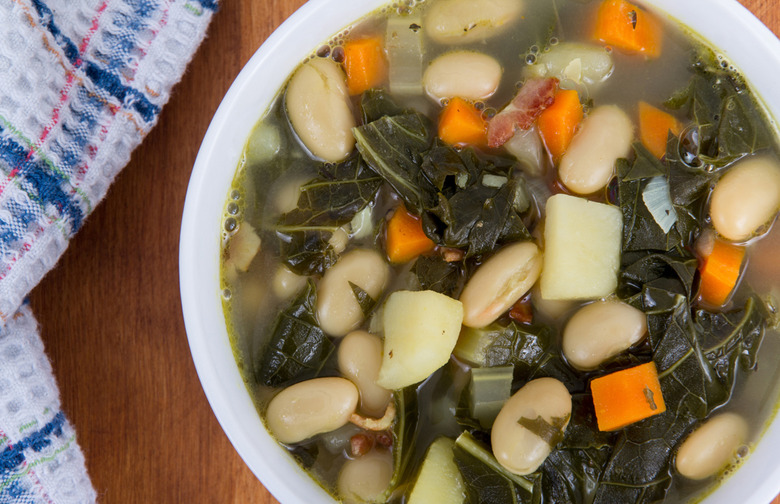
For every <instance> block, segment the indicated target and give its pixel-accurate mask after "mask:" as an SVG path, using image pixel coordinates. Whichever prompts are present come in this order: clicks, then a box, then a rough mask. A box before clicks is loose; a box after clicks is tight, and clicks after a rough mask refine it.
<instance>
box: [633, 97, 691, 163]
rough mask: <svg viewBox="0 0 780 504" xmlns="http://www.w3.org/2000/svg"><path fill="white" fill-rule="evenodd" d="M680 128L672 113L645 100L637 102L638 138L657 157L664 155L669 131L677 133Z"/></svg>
mask: <svg viewBox="0 0 780 504" xmlns="http://www.w3.org/2000/svg"><path fill="white" fill-rule="evenodd" d="M681 129H682V128H681V126H680V122H679V121H678V120H677V119H675V117H674V116H673V115H671V114H669V113H667V112H664V111H663V110H661V109H659V108H656V107H654V106H652V105H650V104H649V103H647V102H643V101H640V102H639V138H640V140H642V145H644V146H645V147H647V150H649V151H650V152H651V153H652V154H653V155H654V156H655V157H657V158H658V159H661V158H662V157H664V156H665V155H666V142H667V141H668V139H669V132H670V131H671V132H672V134H674V135H678V134H679V133H680V130H681Z"/></svg>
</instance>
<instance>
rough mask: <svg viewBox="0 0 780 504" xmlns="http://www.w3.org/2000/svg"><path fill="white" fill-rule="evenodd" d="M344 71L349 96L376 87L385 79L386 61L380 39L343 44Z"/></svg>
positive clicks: (358, 40)
mask: <svg viewBox="0 0 780 504" xmlns="http://www.w3.org/2000/svg"><path fill="white" fill-rule="evenodd" d="M344 70H345V71H346V72H347V89H348V90H349V94H351V95H358V94H360V93H362V92H363V91H366V90H368V89H371V88H373V87H376V86H378V85H380V84H382V82H384V80H385V78H386V77H387V59H386V58H385V53H384V46H383V43H382V39H381V38H379V37H369V38H359V39H355V40H350V41H348V42H347V43H345V44H344Z"/></svg>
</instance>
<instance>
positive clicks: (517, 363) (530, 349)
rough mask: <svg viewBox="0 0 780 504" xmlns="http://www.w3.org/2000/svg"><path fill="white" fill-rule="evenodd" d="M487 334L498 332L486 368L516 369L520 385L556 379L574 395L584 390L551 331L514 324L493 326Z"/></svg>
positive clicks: (516, 377)
mask: <svg viewBox="0 0 780 504" xmlns="http://www.w3.org/2000/svg"><path fill="white" fill-rule="evenodd" d="M486 330H491V331H496V332H497V334H496V336H495V338H494V340H493V344H492V345H490V347H489V348H488V349H487V351H486V358H485V365H486V366H488V367H493V366H506V365H513V366H514V367H515V379H516V381H519V382H520V383H525V382H526V381H530V380H533V379H535V378H542V377H552V378H556V379H558V380H560V381H561V382H563V383H564V384H565V385H566V386H567V388H568V389H569V390H570V391H575V390H580V389H582V388H583V386H584V385H583V383H582V380H581V379H580V378H579V377H578V376H577V375H576V373H574V371H572V369H571V368H570V367H569V366H568V365H567V364H566V362H565V361H564V360H563V357H562V356H561V354H560V349H559V347H558V344H557V337H556V334H555V331H554V330H553V329H552V328H551V327H549V326H546V325H524V324H523V325H520V324H516V323H514V322H512V323H510V324H509V325H508V326H500V325H498V324H493V325H491V326H488V328H486ZM515 388H517V387H515Z"/></svg>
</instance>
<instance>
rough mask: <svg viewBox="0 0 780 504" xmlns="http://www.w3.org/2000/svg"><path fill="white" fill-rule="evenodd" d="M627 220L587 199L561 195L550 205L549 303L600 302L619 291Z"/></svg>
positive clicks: (545, 276) (545, 280)
mask: <svg viewBox="0 0 780 504" xmlns="http://www.w3.org/2000/svg"><path fill="white" fill-rule="evenodd" d="M622 237H623V214H622V213H621V212H620V209H619V208H617V207H615V206H612V205H606V204H604V203H596V202H593V201H588V200H587V199H585V198H578V197H576V196H569V195H566V194H556V195H554V196H551V197H550V198H549V199H548V200H547V218H546V221H545V227H544V247H545V250H544V265H543V267H542V278H541V285H540V287H541V292H542V297H543V298H544V299H596V298H600V297H603V296H607V295H609V294H611V293H612V292H614V291H615V288H616V287H617V272H618V269H619V268H620V245H621V241H622Z"/></svg>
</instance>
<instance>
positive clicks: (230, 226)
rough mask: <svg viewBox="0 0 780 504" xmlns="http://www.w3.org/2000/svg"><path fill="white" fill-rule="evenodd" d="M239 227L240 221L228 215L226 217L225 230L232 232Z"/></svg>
mask: <svg viewBox="0 0 780 504" xmlns="http://www.w3.org/2000/svg"><path fill="white" fill-rule="evenodd" d="M236 228H238V222H237V221H236V219H234V218H233V217H228V218H227V219H225V231H227V232H228V233H232V232H233V231H235V230H236Z"/></svg>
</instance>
